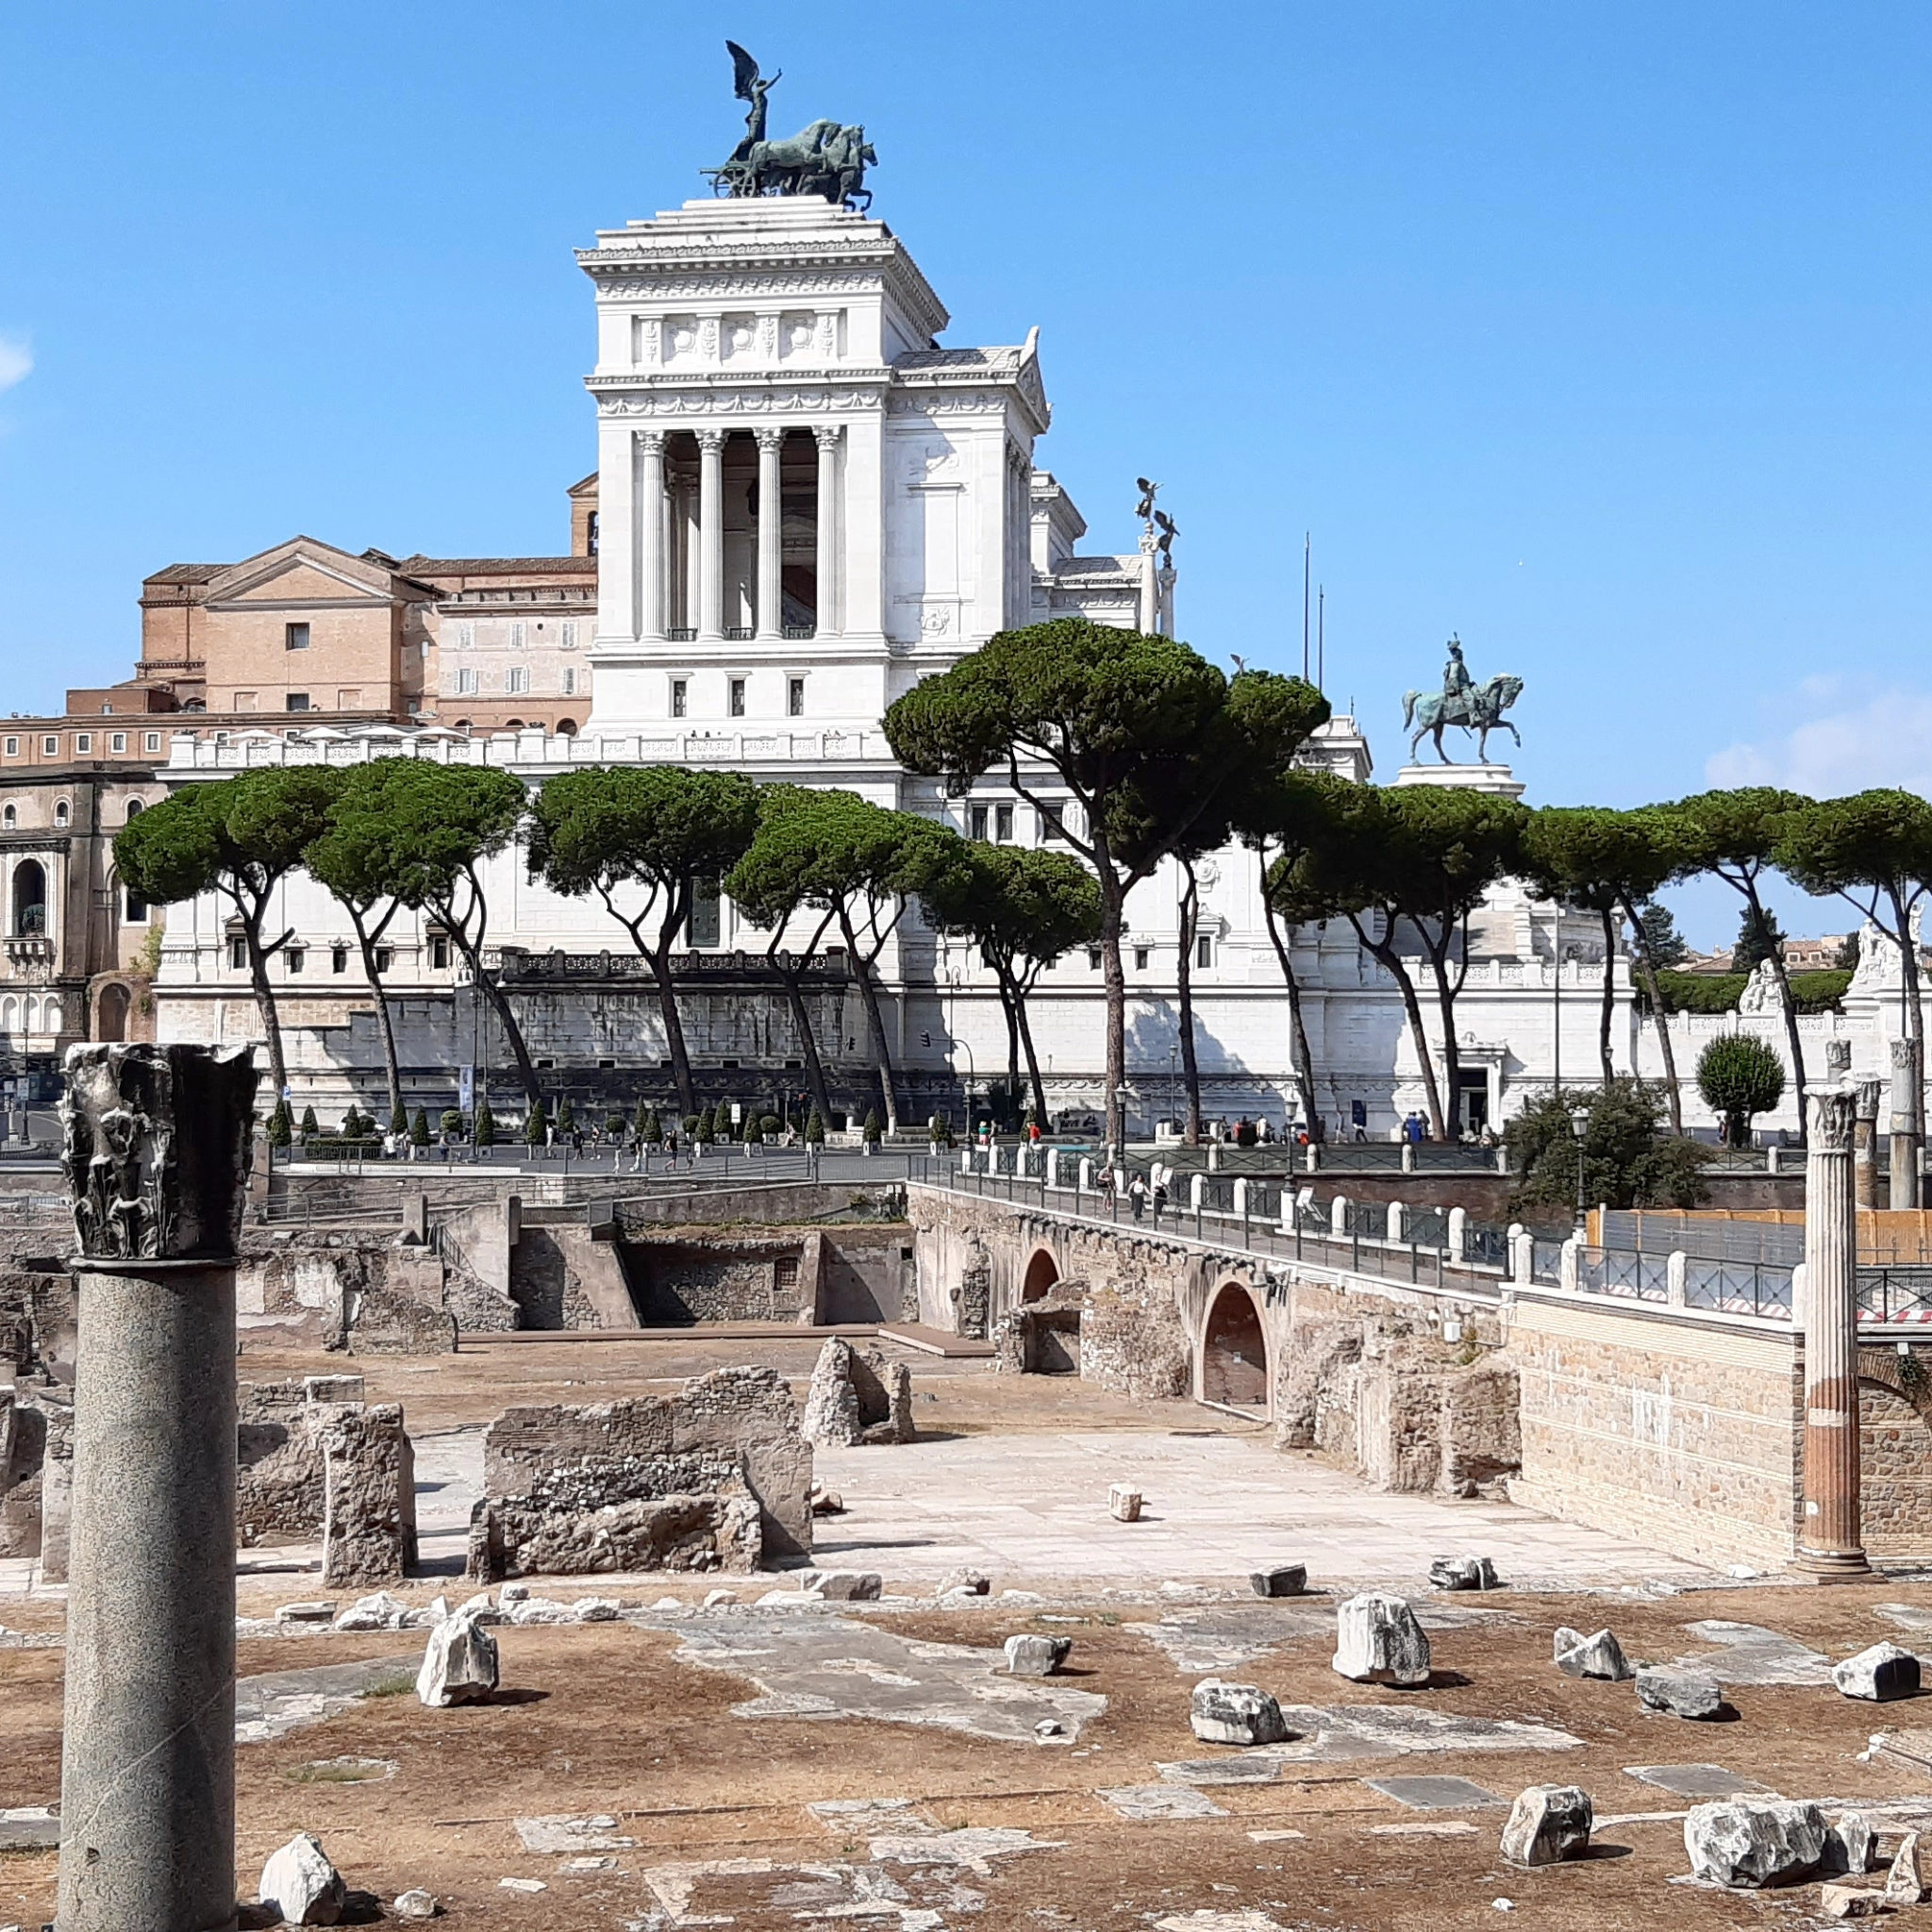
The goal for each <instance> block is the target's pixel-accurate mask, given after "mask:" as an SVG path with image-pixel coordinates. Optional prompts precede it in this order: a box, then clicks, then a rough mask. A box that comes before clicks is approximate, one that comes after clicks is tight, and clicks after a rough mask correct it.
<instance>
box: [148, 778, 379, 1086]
mask: <svg viewBox="0 0 1932 1932" xmlns="http://www.w3.org/2000/svg"><path fill="white" fill-rule="evenodd" d="M342 783H343V774H342V773H341V771H339V770H337V769H335V768H333V767H331V766H326V765H276V766H270V767H267V768H265V769H263V770H261V771H257V772H244V773H242V774H240V775H239V776H237V777H234V778H224V779H218V780H215V781H214V782H212V783H209V784H195V785H188V786H184V787H183V788H182V789H181V790H180V791H176V792H175V793H173V794H172V795H171V796H169V797H167V798H164V799H163V800H162V801H161V802H160V804H158V805H157V806H153V807H150V808H149V809H148V810H146V811H144V812H142V813H141V814H140V815H139V816H138V817H136V818H133V819H130V820H129V821H128V823H127V824H126V825H125V827H123V829H122V830H121V831H120V832H118V833H117V834H116V835H115V838H114V864H115V867H116V869H117V870H118V872H119V873H120V875H121V879H122V882H123V884H124V885H125V886H126V887H127V888H128V889H129V890H130V891H135V892H138V893H139V894H140V895H141V896H142V898H144V899H149V900H152V901H153V902H154V903H155V904H157V905H165V906H174V905H178V904H179V903H180V902H181V901H183V900H185V899H192V898H195V897H196V896H197V895H199V894H200V893H203V892H214V893H217V894H219V895H220V896H221V897H223V898H225V899H226V900H227V901H228V903H229V904H230V905H231V906H233V908H235V915H236V922H237V924H239V925H240V926H241V929H242V940H243V941H244V944H245V947H246V951H247V956H248V970H249V976H250V978H251V980H252V981H253V984H254V989H255V999H256V1005H257V1007H258V1009H259V1010H260V1013H261V1023H262V1030H263V1032H264V1034H265V1035H266V1037H267V1041H268V1055H269V1068H270V1073H271V1076H272V1077H273V1079H274V1081H275V1092H276V1094H277V1095H279V1094H281V1093H282V1092H283V1091H285V1090H286V1089H287V1087H288V1084H289V1073H288V1064H287V1061H286V1060H285V1058H284V1057H283V1053H282V1028H281V1016H280V1013H279V1011H278V1009H277V1008H276V1005H275V988H274V986H273V984H272V983H271V982H270V979H269V976H268V962H269V960H270V959H271V958H273V957H274V956H275V954H276V953H278V952H280V951H281V949H282V948H283V947H284V946H286V945H287V944H288V943H289V941H291V939H292V938H293V937H294V935H293V933H292V932H289V931H283V932H281V933H280V934H278V935H276V936H275V937H274V938H273V939H271V938H270V937H269V936H268V934H267V932H266V930H265V927H266V924H267V922H268V918H269V913H270V909H271V906H272V903H273V901H274V898H275V891H276V889H277V888H278V887H279V886H280V885H281V883H282V881H283V879H284V878H286V877H287V876H288V874H289V873H290V872H291V871H292V870H293V869H294V868H295V867H296V866H298V865H299V864H300V863H301V862H302V854H303V851H304V849H305V848H306V847H307V846H308V842H309V841H311V840H312V839H314V838H315V836H316V835H317V833H318V832H319V831H320V830H321V829H322V827H323V825H324V824H325V822H326V814H327V812H328V809H329V807H330V805H331V804H332V803H333V801H334V799H335V797H336V794H337V793H338V791H340V790H341V786H342Z"/></svg>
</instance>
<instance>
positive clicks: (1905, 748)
mask: <svg viewBox="0 0 1932 1932" xmlns="http://www.w3.org/2000/svg"><path fill="white" fill-rule="evenodd" d="M1795 697H1796V704H1795V705H1793V706H1792V708H1794V709H1797V710H1799V711H1800V713H1801V714H1802V712H1804V711H1806V710H1809V711H1811V713H1812V715H1810V716H1808V717H1805V718H1804V719H1803V722H1802V723H1799V724H1794V725H1793V726H1792V727H1791V728H1790V730H1788V731H1785V732H1782V733H1780V734H1775V735H1773V736H1770V737H1766V738H1761V739H1758V740H1756V741H1744V742H1740V743H1737V744H1731V745H1726V746H1725V747H1724V750H1723V751H1720V752H1717V753H1715V754H1714V755H1713V756H1712V757H1711V758H1708V759H1707V760H1706V762H1705V767H1704V775H1705V780H1706V782H1707V783H1708V784H1711V785H1725V786H1728V785H1784V786H1789V787H1790V789H1791V790H1792V791H1804V792H1808V793H1809V794H1810V795H1811V796H1812V797H1814V798H1832V797H1837V796H1839V795H1840V794H1841V793H1844V792H1847V791H1866V790H1868V789H1869V788H1871V787H1873V786H1875V785H1900V786H1904V787H1905V788H1907V790H1908V791H1920V792H1925V793H1927V794H1932V693H1928V692H1925V691H1907V690H1904V689H1899V688H1894V689H1893V690H1890V691H1879V692H1877V693H1876V694H1874V696H1872V697H1870V698H1866V699H1862V700H1854V701H1850V702H1848V701H1847V700H1849V699H1851V693H1849V692H1847V691H1845V690H1844V689H1843V687H1842V686H1840V685H1838V684H1836V682H1835V681H1833V680H1828V679H1824V678H1807V680H1806V683H1805V685H1804V686H1803V687H1801V689H1800V691H1798V692H1797V693H1796V694H1795ZM1831 705H1836V706H1837V708H1836V709H1824V708H1822V707H1825V706H1831Z"/></svg>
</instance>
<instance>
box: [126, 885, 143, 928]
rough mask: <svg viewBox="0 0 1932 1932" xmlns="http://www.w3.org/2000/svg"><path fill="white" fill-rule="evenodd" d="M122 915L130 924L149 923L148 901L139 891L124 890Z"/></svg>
mask: <svg viewBox="0 0 1932 1932" xmlns="http://www.w3.org/2000/svg"><path fill="white" fill-rule="evenodd" d="M122 899H123V902H124V903H123V907H122V912H121V916H122V918H123V919H125V921H126V923H127V924H129V925H145V924H147V901H146V900H145V899H143V898H142V896H141V894H140V893H139V892H132V891H129V892H124V893H123V894H122Z"/></svg>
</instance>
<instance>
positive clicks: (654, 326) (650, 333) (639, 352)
mask: <svg viewBox="0 0 1932 1932" xmlns="http://www.w3.org/2000/svg"><path fill="white" fill-rule="evenodd" d="M663 334H664V325H663V323H662V322H661V321H660V320H659V318H658V317H657V316H655V315H634V316H632V317H631V319H630V359H631V361H632V362H633V363H634V364H635V365H636V366H637V367H639V368H641V369H649V368H653V367H655V366H656V365H657V364H658V362H659V361H661V360H662V359H663V347H662V343H663Z"/></svg>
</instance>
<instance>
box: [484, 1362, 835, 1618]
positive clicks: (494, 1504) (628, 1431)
mask: <svg viewBox="0 0 1932 1932" xmlns="http://www.w3.org/2000/svg"><path fill="white" fill-rule="evenodd" d="M811 1461H812V1457H811V1444H810V1443H809V1442H808V1441H806V1439H805V1437H804V1436H803V1435H802V1434H801V1433H800V1430H799V1425H798V1409H797V1406H796V1404H795V1403H794V1402H793V1401H792V1397H791V1389H790V1388H789V1386H788V1385H787V1384H786V1381H785V1378H784V1377H783V1376H782V1375H780V1374H777V1373H776V1372H775V1371H774V1370H771V1369H749V1368H740V1369H718V1370H714V1371H713V1372H712V1373H711V1374H708V1375H699V1376H697V1377H695V1378H694V1379H692V1380H691V1381H690V1382H687V1383H686V1384H685V1386H684V1387H683V1389H681V1390H680V1391H678V1392H677V1393H676V1394H675V1395H670V1396H658V1395H641V1396H634V1397H631V1398H628V1399H626V1400H624V1401H619V1402H605V1403H597V1404H594V1405H590V1406H585V1407H572V1406H567V1405H562V1404H557V1405H551V1406H546V1407H528V1408H511V1409H506V1410H505V1411H504V1413H503V1414H502V1415H500V1416H499V1417H498V1418H497V1419H496V1421H495V1422H494V1423H492V1424H491V1426H490V1429H489V1432H488V1433H487V1434H486V1436H485V1437H484V1446H483V1495H482V1497H481V1499H480V1500H479V1501H478V1503H477V1505H476V1507H475V1513H474V1514H473V1516H472V1518H471V1522H470V1550H469V1563H468V1574H469V1575H470V1576H471V1577H473V1578H474V1579H475V1580H476V1581H478V1582H483V1583H494V1582H498V1581H500V1580H502V1579H503V1578H506V1577H515V1576H522V1575H537V1574H543V1575H557V1576H575V1575H591V1574H607V1573H611V1572H618V1571H637V1570H697V1571H713V1570H715V1571H734V1572H745V1571H750V1570H755V1569H757V1568H758V1566H759V1565H760V1564H763V1563H770V1562H772V1561H773V1560H774V1558H781V1557H802V1556H809V1555H810V1553H811V1509H810V1506H809V1503H808V1496H809V1494H810V1491H811V1487H812V1480H811Z"/></svg>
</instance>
